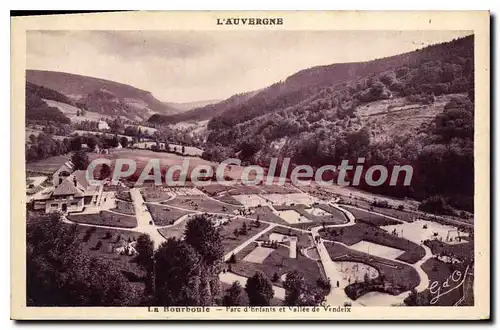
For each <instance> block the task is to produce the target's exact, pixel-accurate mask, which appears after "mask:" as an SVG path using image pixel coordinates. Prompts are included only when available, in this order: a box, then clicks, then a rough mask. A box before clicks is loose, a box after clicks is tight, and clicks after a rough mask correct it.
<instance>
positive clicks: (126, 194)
mask: <svg viewBox="0 0 500 330" xmlns="http://www.w3.org/2000/svg"><path fill="white" fill-rule="evenodd" d="M116 198H117V199H120V200H122V201H124V202H132V196H131V195H130V191H129V190H118V191H117V192H116Z"/></svg>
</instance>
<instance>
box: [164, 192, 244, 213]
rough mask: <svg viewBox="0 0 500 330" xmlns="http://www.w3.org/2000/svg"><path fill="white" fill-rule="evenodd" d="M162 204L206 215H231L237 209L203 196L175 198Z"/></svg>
mask: <svg viewBox="0 0 500 330" xmlns="http://www.w3.org/2000/svg"><path fill="white" fill-rule="evenodd" d="M163 204H165V205H172V206H176V207H180V208H184V209H190V210H194V211H201V212H207V213H227V214H233V211H235V210H238V209H239V207H237V206H231V205H227V204H222V203H219V202H217V201H214V200H212V199H209V198H207V197H206V196H203V195H192V196H176V197H175V198H174V199H172V200H169V201H167V202H165V203H163Z"/></svg>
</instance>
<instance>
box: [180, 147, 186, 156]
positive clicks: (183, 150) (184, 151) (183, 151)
mask: <svg viewBox="0 0 500 330" xmlns="http://www.w3.org/2000/svg"><path fill="white" fill-rule="evenodd" d="M181 150H182V154H183V155H184V154H185V153H186V148H185V147H184V146H182V149H181Z"/></svg>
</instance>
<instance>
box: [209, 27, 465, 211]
mask: <svg viewBox="0 0 500 330" xmlns="http://www.w3.org/2000/svg"><path fill="white" fill-rule="evenodd" d="M473 102H474V38H473V36H468V37H465V38H461V39H458V40H453V41H450V42H447V43H443V44H438V45H433V46H430V47H427V48H424V49H420V50H417V51H414V52H410V53H406V54H401V55H396V56H392V57H388V58H383V59H378V60H374V61H369V62H363V63H345V64H333V65H328V66H322V67H315V68H311V69H307V70H303V71H300V72H298V73H297V74H294V75H292V76H290V77H289V78H288V79H286V80H285V81H283V82H279V83H276V84H274V85H272V86H270V87H267V88H265V89H263V90H261V91H260V92H259V93H257V94H256V95H254V96H252V97H251V98H249V99H248V100H246V101H245V102H242V103H239V104H237V105H234V106H231V107H229V108H224V111H222V113H221V115H219V116H217V117H215V118H213V119H212V120H211V121H210V122H209V125H208V129H209V135H208V140H207V143H208V145H209V146H208V148H206V153H205V155H204V156H205V157H206V158H209V159H214V160H220V159H222V158H225V157H227V156H229V155H234V154H236V153H237V154H238V156H239V157H240V158H241V159H243V160H244V161H246V162H248V163H259V164H263V165H265V164H268V162H269V159H270V158H271V157H277V156H279V157H290V158H291V159H292V162H293V163H295V164H310V165H314V166H321V165H325V164H338V163H339V162H340V160H341V159H349V160H350V161H352V162H355V161H356V159H357V158H358V157H365V158H366V162H365V164H367V165H370V164H384V165H387V166H392V165H396V164H403V165H407V164H410V165H413V166H414V168H415V172H416V173H415V175H414V180H413V182H412V185H411V186H410V187H404V186H398V187H387V186H381V187H368V186H367V187H363V188H364V189H368V190H372V191H375V192H378V193H383V194H389V195H393V196H399V197H413V198H417V199H420V200H425V199H429V200H428V201H427V202H428V203H427V202H426V203H424V204H423V205H424V207H425V205H431V206H430V207H431V208H436V209H439V210H437V212H439V213H446V212H449V207H448V204H451V205H453V206H455V207H458V208H462V209H466V210H470V211H472V209H473V186H474V185H473V164H474V161H473V127H474V126H473V125H474V120H473V119H474V106H473ZM373 105H377V107H378V108H377V109H378V112H374V113H370V112H369V111H368V113H367V110H366V109H371V107H373ZM214 107H217V105H214ZM370 111H371V110H370ZM402 114H406V115H405V116H406V117H405V116H402ZM377 116H378V118H379V119H380V118H382V120H379V121H378V122H377V121H376V120H374V119H375V118H377ZM381 116H382V117H381ZM397 116H399V119H398V117H397ZM417 117H418V118H421V120H420V121H416V122H415V121H412V119H413V118H417ZM396 120H399V122H398V126H397V127H398V129H397V130H394V129H393V131H391V134H387V132H386V134H384V139H381V138H379V137H380V136H379V134H380V132H381V131H383V130H386V129H387V125H388V124H391V123H392V122H394V121H396ZM415 123H416V124H415ZM436 201H437V202H436ZM436 205H437V206H436Z"/></svg>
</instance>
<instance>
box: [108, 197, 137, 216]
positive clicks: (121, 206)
mask: <svg viewBox="0 0 500 330" xmlns="http://www.w3.org/2000/svg"><path fill="white" fill-rule="evenodd" d="M111 210H112V211H115V212H120V213H123V214H128V215H135V209H134V204H133V203H131V202H125V201H122V200H120V199H117V200H116V207H115V208H114V209H111Z"/></svg>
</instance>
